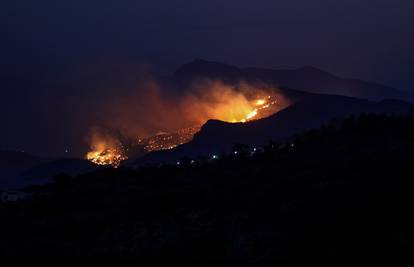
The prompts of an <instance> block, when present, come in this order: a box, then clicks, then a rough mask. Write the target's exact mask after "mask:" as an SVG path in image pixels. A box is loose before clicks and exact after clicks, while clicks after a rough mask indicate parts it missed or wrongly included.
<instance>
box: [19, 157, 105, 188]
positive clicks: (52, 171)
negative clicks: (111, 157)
mask: <svg viewBox="0 0 414 267" xmlns="http://www.w3.org/2000/svg"><path fill="white" fill-rule="evenodd" d="M97 169H99V166H97V165H95V164H93V163H91V162H89V161H87V160H83V159H59V160H54V161H51V162H47V163H43V164H40V165H37V166H34V167H32V168H30V169H28V170H26V171H25V172H24V173H22V174H21V175H20V176H19V177H18V180H19V183H20V184H19V185H20V186H28V185H40V184H46V183H50V182H52V181H53V178H54V177H55V176H57V175H60V174H65V175H70V176H71V175H79V174H82V173H86V172H91V171H94V170H97Z"/></svg>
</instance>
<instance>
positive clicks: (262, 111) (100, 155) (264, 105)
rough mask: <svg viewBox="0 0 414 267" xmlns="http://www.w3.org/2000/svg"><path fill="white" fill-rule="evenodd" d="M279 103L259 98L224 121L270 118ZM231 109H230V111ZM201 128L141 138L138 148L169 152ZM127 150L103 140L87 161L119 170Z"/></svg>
mask: <svg viewBox="0 0 414 267" xmlns="http://www.w3.org/2000/svg"><path fill="white" fill-rule="evenodd" d="M277 103H278V100H277V98H276V97H274V96H267V97H264V98H257V99H255V100H253V101H250V102H249V103H248V105H245V106H244V107H243V112H242V115H239V117H236V116H232V118H231V119H229V120H224V121H227V122H230V123H246V122H250V121H253V120H257V119H261V118H264V117H267V116H270V115H272V114H274V113H276V112H277V111H278V110H277V108H272V107H275V106H276V104H277ZM231 108H232V107H229V110H231ZM211 119H215V118H211ZM200 128H201V125H197V126H192V127H187V128H183V129H180V130H178V131H177V132H173V133H159V134H157V135H155V136H152V137H148V138H139V139H138V140H137V141H136V143H137V145H138V146H142V147H143V148H144V150H145V151H146V152H153V151H160V150H169V149H173V148H175V147H177V146H179V145H182V144H185V143H188V142H189V141H191V140H192V139H193V136H194V135H195V134H196V133H197V132H198V131H199V130H200ZM127 150H128V149H125V148H124V147H123V145H122V144H121V143H119V142H112V143H105V141H102V140H101V141H98V142H96V143H95V144H92V147H91V151H90V152H88V153H87V154H86V159H87V160H89V161H91V162H93V163H95V164H97V165H108V166H112V167H114V168H117V167H119V166H120V165H121V163H122V162H123V161H125V160H127V159H128V156H127V152H126V151H127Z"/></svg>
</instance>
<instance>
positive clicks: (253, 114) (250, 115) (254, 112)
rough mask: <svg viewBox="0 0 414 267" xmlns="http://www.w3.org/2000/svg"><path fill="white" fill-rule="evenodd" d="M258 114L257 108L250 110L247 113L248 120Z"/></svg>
mask: <svg viewBox="0 0 414 267" xmlns="http://www.w3.org/2000/svg"><path fill="white" fill-rule="evenodd" d="M256 115H257V109H255V110H253V111H252V112H250V113H249V114H247V116H246V120H250V119H252V118H254V117H255V116H256Z"/></svg>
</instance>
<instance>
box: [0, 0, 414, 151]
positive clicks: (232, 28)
mask: <svg viewBox="0 0 414 267" xmlns="http://www.w3.org/2000/svg"><path fill="white" fill-rule="evenodd" d="M413 13H414V2H413V1H411V0H376V1H361V0H347V1H327V0H313V1H309V0H291V1H275V0H269V1H261V0H258V1H243V0H226V1H223V0H220V1H219V0H208V1H194V0H181V1H179V0H169V1H165V0H164V1H160V0H151V1H132V0H124V1H109V0H99V1H98V0H71V1H55V0H40V1H33V0H23V1H14V0H6V1H2V2H1V3H0V35H1V42H0V58H1V61H0V120H1V122H2V131H1V133H0V149H19V150H25V151H29V152H32V153H36V154H40V155H49V154H50V155H61V154H63V153H64V151H65V150H66V149H69V154H70V155H78V154H79V151H77V149H78V148H76V149H74V148H72V147H73V146H74V144H75V143H76V142H77V141H76V140H79V139H82V138H83V135H84V132H83V131H82V130H81V129H84V128H87V127H88V121H87V120H85V117H88V115H85V114H82V115H80V112H81V111H83V112H84V110H85V106H88V105H90V106H92V107H94V106H95V105H99V103H100V101H101V100H102V99H105V98H108V97H111V96H112V95H116V94H119V93H120V92H119V91H120V90H129V88H131V87H130V86H123V85H124V84H125V83H126V84H128V83H129V82H130V81H131V79H134V78H135V76H137V75H138V74H137V73H142V72H143V69H145V71H149V70H150V71H151V72H154V73H160V74H163V75H166V74H169V73H171V72H172V71H173V70H174V69H175V68H177V67H178V66H179V65H181V64H183V63H187V62H188V61H191V60H193V59H194V58H203V59H206V60H214V61H220V62H225V63H229V64H234V65H238V66H241V67H243V66H255V67H266V68H297V67H300V66H304V65H312V66H315V67H318V68H321V69H324V70H326V71H329V72H332V73H335V74H338V75H342V76H345V77H353V78H361V79H365V80H368V81H375V82H379V83H383V84H386V85H390V86H394V87H397V88H400V89H403V90H408V91H410V90H411V91H414V75H412V73H413V71H414V34H413V32H414V16H412V14H413ZM108 74H109V75H108ZM131 77H134V78H131ZM122 88H124V89H122ZM125 88H128V89H125ZM91 110H92V111H91V113H93V112H94V111H93V110H95V109H94V108H91ZM72 150H74V151H72Z"/></svg>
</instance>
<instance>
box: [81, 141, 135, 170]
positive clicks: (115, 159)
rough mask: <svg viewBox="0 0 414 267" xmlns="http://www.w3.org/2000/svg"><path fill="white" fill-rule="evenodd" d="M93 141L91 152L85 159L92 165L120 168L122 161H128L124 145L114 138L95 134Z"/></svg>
mask: <svg viewBox="0 0 414 267" xmlns="http://www.w3.org/2000/svg"><path fill="white" fill-rule="evenodd" d="M91 139H92V141H91V143H92V145H91V151H89V152H88V153H87V154H86V156H85V158H86V159H87V160H89V161H91V162H92V163H95V164H97V165H112V166H113V167H114V168H118V167H119V166H120V165H121V162H122V161H124V160H126V159H128V157H127V156H126V153H125V150H124V148H123V146H122V144H121V143H120V142H119V141H117V140H116V139H114V138H113V137H110V136H104V135H102V134H97V133H95V134H94V135H93V136H92V138H91Z"/></svg>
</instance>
